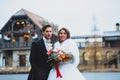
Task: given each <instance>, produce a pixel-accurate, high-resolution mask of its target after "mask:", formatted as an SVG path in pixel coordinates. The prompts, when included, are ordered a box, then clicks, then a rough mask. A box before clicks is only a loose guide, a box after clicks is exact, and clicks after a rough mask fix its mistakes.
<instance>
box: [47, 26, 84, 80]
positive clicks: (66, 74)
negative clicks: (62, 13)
mask: <svg viewBox="0 0 120 80" xmlns="http://www.w3.org/2000/svg"><path fill="white" fill-rule="evenodd" d="M58 39H59V41H58V42H56V43H55V45H54V48H55V49H60V50H63V51H65V52H66V53H69V54H72V56H73V57H72V60H69V61H67V62H66V63H62V62H60V63H59V66H58V70H59V74H58V75H57V73H58V70H56V68H55V67H53V68H52V69H51V71H50V74H49V76H48V80H85V78H84V76H83V75H82V73H81V72H80V71H79V70H78V68H77V66H78V64H79V61H80V60H79V51H78V48H77V46H76V43H75V42H74V41H73V40H71V39H70V32H69V31H68V30H67V29H66V28H61V29H60V30H59V32H58Z"/></svg>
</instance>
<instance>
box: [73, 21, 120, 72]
mask: <svg viewBox="0 0 120 80" xmlns="http://www.w3.org/2000/svg"><path fill="white" fill-rule="evenodd" d="M71 38H72V39H74V40H75V41H76V43H77V45H78V47H79V50H80V65H79V66H80V67H79V68H80V69H81V70H95V69H100V70H101V69H109V68H112V69H117V70H119V71H120V26H119V25H118V23H117V24H116V30H115V31H105V32H104V33H103V35H85V36H73V37H71ZM112 69H111V70H112Z"/></svg>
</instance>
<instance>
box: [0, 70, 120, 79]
mask: <svg viewBox="0 0 120 80" xmlns="http://www.w3.org/2000/svg"><path fill="white" fill-rule="evenodd" d="M82 74H83V76H84V77H85V78H86V80H120V72H83V73H82ZM27 77H28V74H7V75H0V80H27Z"/></svg>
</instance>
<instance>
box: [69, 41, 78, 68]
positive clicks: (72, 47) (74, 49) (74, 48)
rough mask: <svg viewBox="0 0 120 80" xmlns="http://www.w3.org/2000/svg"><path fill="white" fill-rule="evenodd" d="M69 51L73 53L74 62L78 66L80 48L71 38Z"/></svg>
mask: <svg viewBox="0 0 120 80" xmlns="http://www.w3.org/2000/svg"><path fill="white" fill-rule="evenodd" d="M69 51H70V53H71V54H72V55H73V61H72V64H73V65H74V66H76V67H77V66H78V64H79V61H80V59H79V50H78V47H77V45H76V43H75V42H74V41H72V40H70V42H69Z"/></svg>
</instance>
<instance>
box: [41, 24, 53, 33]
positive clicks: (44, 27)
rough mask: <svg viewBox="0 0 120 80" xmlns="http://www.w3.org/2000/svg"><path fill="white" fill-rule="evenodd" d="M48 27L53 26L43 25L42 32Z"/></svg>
mask: <svg viewBox="0 0 120 80" xmlns="http://www.w3.org/2000/svg"><path fill="white" fill-rule="evenodd" d="M48 27H51V25H45V26H43V27H42V32H43V31H45V30H46V29H47V28H48ZM51 28H52V27H51Z"/></svg>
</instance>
